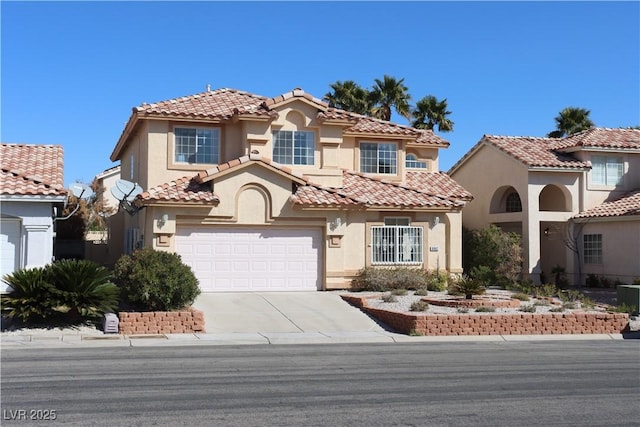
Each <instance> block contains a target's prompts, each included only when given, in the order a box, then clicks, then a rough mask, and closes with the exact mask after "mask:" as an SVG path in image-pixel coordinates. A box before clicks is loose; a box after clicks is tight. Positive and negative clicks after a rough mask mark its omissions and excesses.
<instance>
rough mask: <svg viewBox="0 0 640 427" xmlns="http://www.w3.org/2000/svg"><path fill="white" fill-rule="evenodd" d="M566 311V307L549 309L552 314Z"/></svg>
mask: <svg viewBox="0 0 640 427" xmlns="http://www.w3.org/2000/svg"><path fill="white" fill-rule="evenodd" d="M564 310H565V308H564V305H563V306H560V307H551V308H550V309H549V312H550V313H562V312H563V311H564Z"/></svg>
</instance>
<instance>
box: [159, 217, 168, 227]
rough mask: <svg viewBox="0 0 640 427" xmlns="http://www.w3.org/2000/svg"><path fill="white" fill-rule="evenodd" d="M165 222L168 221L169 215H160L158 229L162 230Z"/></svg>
mask: <svg viewBox="0 0 640 427" xmlns="http://www.w3.org/2000/svg"><path fill="white" fill-rule="evenodd" d="M167 221H169V215H168V214H162V217H160V219H159V220H158V227H160V228H162V227H163V226H164V225H165V224H166V223H167Z"/></svg>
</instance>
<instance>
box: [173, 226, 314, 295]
mask: <svg viewBox="0 0 640 427" xmlns="http://www.w3.org/2000/svg"><path fill="white" fill-rule="evenodd" d="M176 251H177V252H178V253H179V254H180V255H181V256H182V261H183V262H184V263H185V264H187V265H189V266H190V267H191V268H192V269H193V271H194V273H195V275H196V277H197V278H198V280H199V281H200V288H201V289H202V291H203V292H224V291H231V292H240V291H315V290H319V289H321V288H322V286H321V280H322V275H321V272H320V259H322V232H321V230H320V229H295V228H286V229H285V228H267V229H257V228H219V227H178V230H177V233H176Z"/></svg>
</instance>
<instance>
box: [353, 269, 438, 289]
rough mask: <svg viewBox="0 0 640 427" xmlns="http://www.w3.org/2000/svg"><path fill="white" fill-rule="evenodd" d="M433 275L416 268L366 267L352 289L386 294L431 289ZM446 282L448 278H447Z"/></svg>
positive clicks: (355, 280)
mask: <svg viewBox="0 0 640 427" xmlns="http://www.w3.org/2000/svg"><path fill="white" fill-rule="evenodd" d="M431 280H432V279H431V273H429V272H427V271H425V270H420V269H416V268H409V267H395V268H376V267H366V268H363V269H362V270H360V271H359V272H358V275H357V276H356V277H354V278H353V280H352V281H351V287H352V288H354V289H357V290H360V291H369V292H386V291H389V290H392V289H419V288H423V287H429V286H430V285H429V283H430V281H431ZM445 280H446V277H445Z"/></svg>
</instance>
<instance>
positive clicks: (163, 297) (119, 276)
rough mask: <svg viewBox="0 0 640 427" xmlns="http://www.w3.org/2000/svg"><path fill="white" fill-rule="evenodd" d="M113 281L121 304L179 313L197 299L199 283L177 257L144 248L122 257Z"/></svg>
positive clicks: (189, 269)
mask: <svg viewBox="0 0 640 427" xmlns="http://www.w3.org/2000/svg"><path fill="white" fill-rule="evenodd" d="M114 274H115V280H116V283H117V284H118V286H119V287H120V289H121V295H122V299H123V301H125V302H126V303H128V304H130V305H131V306H132V308H134V309H137V310H145V311H170V310H178V309H181V308H184V307H186V306H189V305H191V304H193V302H194V301H195V299H196V297H197V296H198V295H200V288H199V286H198V279H197V278H196V277H195V275H194V274H193V271H192V270H191V267H189V266H188V265H186V264H183V263H182V260H181V258H180V255H177V254H174V253H169V252H163V251H157V250H154V249H152V248H144V249H140V250H137V251H135V252H134V253H133V254H131V255H124V256H122V257H121V258H120V259H119V260H118V262H117V263H116V266H115V270H114Z"/></svg>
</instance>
